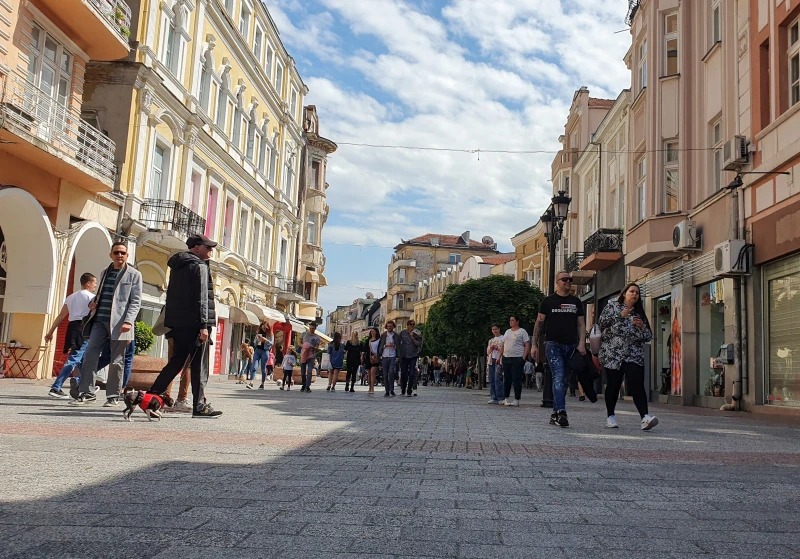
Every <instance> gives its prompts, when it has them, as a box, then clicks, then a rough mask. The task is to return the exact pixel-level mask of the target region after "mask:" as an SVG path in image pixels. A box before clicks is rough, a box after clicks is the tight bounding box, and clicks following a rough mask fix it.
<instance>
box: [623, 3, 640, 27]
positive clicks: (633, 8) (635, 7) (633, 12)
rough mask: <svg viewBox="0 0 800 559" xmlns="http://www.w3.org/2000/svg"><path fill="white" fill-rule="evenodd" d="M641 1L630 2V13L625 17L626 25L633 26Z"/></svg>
mask: <svg viewBox="0 0 800 559" xmlns="http://www.w3.org/2000/svg"><path fill="white" fill-rule="evenodd" d="M639 3H640V0H628V13H627V14H626V15H625V25H631V24H632V23H633V18H634V17H636V11H637V10H638V9H639Z"/></svg>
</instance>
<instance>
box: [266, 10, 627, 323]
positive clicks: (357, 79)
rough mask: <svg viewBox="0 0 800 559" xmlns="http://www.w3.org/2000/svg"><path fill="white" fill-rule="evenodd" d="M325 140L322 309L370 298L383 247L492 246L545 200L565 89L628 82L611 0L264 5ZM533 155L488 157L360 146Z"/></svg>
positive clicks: (601, 89) (599, 89)
mask: <svg viewBox="0 0 800 559" xmlns="http://www.w3.org/2000/svg"><path fill="white" fill-rule="evenodd" d="M265 3H266V5H267V7H268V9H269V11H270V13H271V14H272V17H273V19H274V20H275V23H276V24H277V26H278V28H279V30H280V33H281V38H282V40H283V41H284V44H285V45H286V48H287V50H288V51H289V53H290V54H291V55H292V56H293V57H294V59H295V62H296V64H297V67H298V70H299V71H300V75H301V76H302V77H303V80H304V81H305V83H306V85H308V87H309V90H310V92H309V95H308V97H307V98H306V103H307V104H314V105H316V106H317V111H318V113H319V115H320V131H321V133H322V135H323V136H326V137H328V138H330V139H331V140H333V141H334V142H337V143H338V144H339V150H338V151H337V152H336V153H335V154H333V155H332V156H331V157H330V159H329V163H328V177H327V180H328V182H329V183H330V185H331V186H330V189H329V190H328V203H329V204H330V206H331V213H330V218H329V219H328V222H327V223H326V225H325V228H324V229H323V244H324V247H325V254H326V256H327V268H326V271H325V275H326V277H327V279H328V283H329V285H328V287H326V288H324V289H322V290H321V293H320V304H321V305H322V306H323V307H324V308H325V311H326V313H327V312H329V311H331V310H332V309H333V308H335V306H336V305H344V304H349V303H351V302H352V301H353V300H354V299H355V298H357V297H362V296H363V295H364V294H365V293H366V292H367V291H372V292H373V293H375V294H380V293H382V292H383V291H384V290H385V288H386V270H387V265H388V263H389V258H390V254H391V252H392V249H391V247H393V246H394V245H396V244H397V243H399V242H400V239H401V238H405V239H408V238H411V237H414V236H417V235H421V234H424V233H428V232H432V233H433V232H436V233H441V234H454V235H458V234H461V233H462V232H463V231H465V230H469V231H471V233H472V237H473V238H481V237H483V236H485V235H489V236H491V237H493V238H494V239H495V241H496V242H497V243H498V244H499V245H500V249H501V250H511V243H510V238H511V236H512V235H513V234H514V233H516V232H518V231H521V230H522V229H525V228H526V227H529V226H530V225H533V224H534V223H535V221H536V219H537V218H538V216H539V215H541V213H542V212H543V211H544V209H545V207H546V206H547V205H548V203H549V198H550V197H551V196H552V192H551V189H552V187H551V184H550V183H549V182H548V179H549V178H550V163H551V162H552V160H553V157H554V152H555V151H557V150H558V148H559V144H558V136H559V135H560V134H562V133H563V127H564V123H565V121H566V116H567V112H568V109H569V105H570V103H571V101H572V96H573V93H574V91H575V90H576V89H578V88H580V87H581V86H586V87H588V88H589V89H590V92H591V94H592V96H594V97H606V98H616V97H617V95H618V94H619V91H620V90H622V89H623V88H625V87H629V85H630V75H629V72H628V71H627V69H626V68H625V64H624V63H623V62H622V59H623V57H624V55H625V53H626V51H627V50H628V48H629V46H630V34H629V33H615V32H616V31H620V30H622V29H625V24H624V21H623V20H624V17H625V14H626V11H627V4H628V3H627V0H605V1H600V0H491V1H489V0H265ZM347 143H366V144H375V145H393V146H396V145H402V146H423V147H436V148H457V149H464V150H478V149H482V150H511V151H514V150H526V151H527V150H542V151H545V152H547V153H536V154H524V155H522V154H491V153H481V154H480V156H478V154H476V153H461V152H444V151H419V150H401V149H381V148H367V147H359V146H350V145H344V144H347Z"/></svg>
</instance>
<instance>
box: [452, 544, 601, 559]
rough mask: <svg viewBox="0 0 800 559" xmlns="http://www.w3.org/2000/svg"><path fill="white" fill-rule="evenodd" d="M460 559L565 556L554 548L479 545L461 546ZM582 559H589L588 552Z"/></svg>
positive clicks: (520, 558) (518, 558) (562, 557)
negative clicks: (461, 558)
mask: <svg viewBox="0 0 800 559" xmlns="http://www.w3.org/2000/svg"><path fill="white" fill-rule="evenodd" d="M458 556H459V557H463V558H464V559H498V558H500V557H502V558H503V559H531V558H533V557H535V558H539V557H541V558H546V559H565V557H566V556H565V555H564V553H563V551H562V550H561V549H558V548H553V547H534V546H514V545H504V546H502V547H498V546H496V545H479V544H469V543H465V544H461V545H459V554H458ZM581 557H582V559H585V558H586V557H587V554H586V551H583V552H582V556H581Z"/></svg>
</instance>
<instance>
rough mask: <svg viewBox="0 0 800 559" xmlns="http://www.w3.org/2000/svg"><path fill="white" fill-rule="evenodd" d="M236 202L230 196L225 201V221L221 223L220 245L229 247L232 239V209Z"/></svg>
mask: <svg viewBox="0 0 800 559" xmlns="http://www.w3.org/2000/svg"><path fill="white" fill-rule="evenodd" d="M235 205H236V202H235V201H234V200H233V199H232V198H228V199H227V200H226V201H225V221H224V222H223V224H222V245H223V246H225V247H228V248H230V247H231V241H232V240H233V210H234V206H235Z"/></svg>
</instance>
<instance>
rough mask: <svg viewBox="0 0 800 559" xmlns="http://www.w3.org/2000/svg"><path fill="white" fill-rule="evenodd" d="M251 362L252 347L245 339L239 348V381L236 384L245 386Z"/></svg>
mask: <svg viewBox="0 0 800 559" xmlns="http://www.w3.org/2000/svg"><path fill="white" fill-rule="evenodd" d="M252 362H253V347H252V346H251V345H250V340H248V339H247V338H245V339H244V341H243V342H242V346H241V347H240V348H239V364H240V367H239V380H237V381H236V384H245V383H246V379H247V376H248V375H249V374H250V365H251V363H252Z"/></svg>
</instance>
